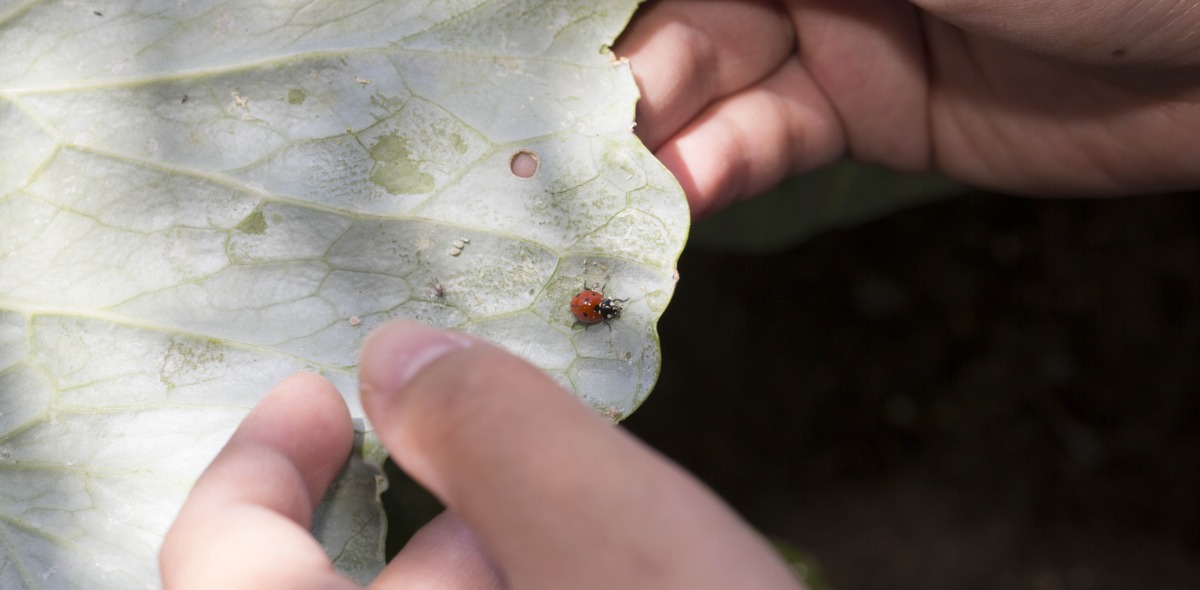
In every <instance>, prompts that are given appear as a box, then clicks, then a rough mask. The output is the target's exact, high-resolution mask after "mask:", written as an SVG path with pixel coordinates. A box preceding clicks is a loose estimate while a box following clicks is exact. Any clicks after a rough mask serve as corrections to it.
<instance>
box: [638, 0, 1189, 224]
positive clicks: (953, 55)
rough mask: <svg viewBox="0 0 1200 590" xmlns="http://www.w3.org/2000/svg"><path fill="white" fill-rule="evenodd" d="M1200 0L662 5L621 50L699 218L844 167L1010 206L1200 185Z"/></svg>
mask: <svg viewBox="0 0 1200 590" xmlns="http://www.w3.org/2000/svg"><path fill="white" fill-rule="evenodd" d="M1197 27H1200V3H1198V2H1196V1H1195V0H1191V1H1186V2H1149V3H1147V2H1138V1H1136V0H1119V1H1111V2H1094V1H1091V0H1055V1H1052V2H1046V1H1045V0H992V1H988V0H916V1H913V2H900V1H896V0H780V1H766V0H753V1H751V0H746V1H723V0H717V1H696V0H655V1H653V2H650V3H649V4H647V5H646V6H645V7H643V8H642V9H641V10H640V11H639V12H638V14H637V16H636V17H635V19H634V21H633V23H631V25H630V27H629V28H628V29H627V30H626V32H625V33H624V34H623V35H622V37H621V38H620V39H619V40H618V42H617V44H616V46H615V47H614V51H615V52H616V54H617V55H620V56H623V57H627V58H629V60H630V62H631V65H632V67H633V73H634V76H635V78H636V79H637V82H638V85H639V86H640V88H641V90H642V100H641V101H640V102H639V104H638V127H637V132H638V135H639V136H640V137H641V138H642V141H643V142H644V143H645V144H646V145H647V147H649V148H650V149H651V150H652V151H654V152H655V154H656V155H657V156H658V158H659V159H660V160H661V161H662V162H663V164H665V165H666V166H667V168H669V169H670V170H671V172H672V173H674V174H675V176H676V178H677V179H679V182H680V184H681V185H682V186H683V188H684V191H685V192H686V193H687V195H688V200H689V203H690V204H691V208H692V214H693V216H695V217H703V216H705V215H707V214H709V213H712V212H714V211H717V210H719V209H721V208H723V207H724V206H726V205H728V204H730V203H732V202H734V201H737V200H740V199H743V198H746V197H749V196H753V195H755V194H757V193H759V192H761V191H763V190H766V189H767V188H770V187H771V186H772V185H773V184H775V183H776V182H778V181H779V180H781V179H782V178H783V177H784V176H785V175H787V174H791V173H797V172H802V171H807V170H811V169H814V168H817V167H820V166H823V165H826V164H830V163H832V162H834V161H835V160H837V159H838V158H840V157H841V156H842V155H844V154H847V153H848V155H850V156H852V157H854V158H855V159H858V160H860V161H863V162H868V163H875V164H881V165H884V166H888V167H891V168H893V169H897V170H901V171H912V172H918V171H930V170H936V171H939V172H942V173H944V174H946V175H948V176H950V177H952V178H955V179H957V180H961V181H964V182H967V183H971V184H975V185H979V186H983V187H990V188H995V189H1000V190H1004V191H1008V192H1015V193H1041V194H1046V193H1064V194H1068V193H1073V194H1091V195H1097V194H1120V193H1130V192H1135V191H1169V190H1181V189H1194V188H1196V187H1198V186H1200V167H1197V166H1196V162H1200V142H1197V141H1196V137H1198V136H1200V74H1198V73H1197V67H1198V66H1200V36H1198V35H1195V34H1194V32H1195V31H1196V30H1197Z"/></svg>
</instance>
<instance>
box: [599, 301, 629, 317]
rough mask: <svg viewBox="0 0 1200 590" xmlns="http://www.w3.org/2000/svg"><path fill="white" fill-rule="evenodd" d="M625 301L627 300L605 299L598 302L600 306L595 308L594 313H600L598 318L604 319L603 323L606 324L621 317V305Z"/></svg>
mask: <svg viewBox="0 0 1200 590" xmlns="http://www.w3.org/2000/svg"><path fill="white" fill-rule="evenodd" d="M626 301H628V299H605V300H603V301H601V302H600V305H597V306H596V311H598V312H600V317H601V318H604V321H606V322H607V321H608V320H611V319H613V318H619V317H621V304H622V303H625V302H626Z"/></svg>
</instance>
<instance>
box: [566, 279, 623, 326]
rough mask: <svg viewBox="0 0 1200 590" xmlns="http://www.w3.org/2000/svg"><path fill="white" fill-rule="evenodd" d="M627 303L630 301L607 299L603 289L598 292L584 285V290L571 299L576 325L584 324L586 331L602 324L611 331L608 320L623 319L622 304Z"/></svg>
mask: <svg viewBox="0 0 1200 590" xmlns="http://www.w3.org/2000/svg"><path fill="white" fill-rule="evenodd" d="M605 286H607V285H605ZM626 301H628V299H612V298H607V297H605V296H604V293H603V287H601V289H600V290H599V291H598V290H596V288H595V286H593V287H592V288H590V289H589V288H588V286H587V283H584V284H583V290H582V291H580V292H579V293H577V294H576V295H575V296H574V297H572V298H571V314H572V315H574V316H575V323H577V324H583V325H584V329H585V330H586V329H588V328H590V327H591V326H592V324H598V323H600V322H604V325H606V326H608V329H610V330H611V329H612V326H611V325H609V324H608V320H612V319H616V318H619V317H621V304H622V303H625V302H626Z"/></svg>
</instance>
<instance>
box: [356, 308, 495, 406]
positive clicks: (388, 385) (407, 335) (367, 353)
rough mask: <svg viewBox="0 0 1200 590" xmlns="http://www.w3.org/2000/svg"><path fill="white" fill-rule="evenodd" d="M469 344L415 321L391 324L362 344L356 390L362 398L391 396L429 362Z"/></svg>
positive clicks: (464, 340)
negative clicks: (364, 396)
mask: <svg viewBox="0 0 1200 590" xmlns="http://www.w3.org/2000/svg"><path fill="white" fill-rule="evenodd" d="M471 345H472V340H471V339H470V338H467V337H466V336H463V335H461V334H455V333H453V332H447V331H444V330H438V329H436V328H431V327H429V326H426V325H425V324H420V323H417V322H409V321H397V322H392V323H390V324H387V325H385V326H383V327H381V328H379V329H378V330H376V331H375V332H374V333H373V334H371V335H370V336H369V337H368V338H367V340H366V342H364V343H363V350H362V357H361V358H360V359H359V363H358V382H359V389H361V390H362V393H363V394H365V395H391V394H395V393H396V392H398V391H400V390H401V389H404V386H405V385H407V384H408V382H409V381H411V380H412V378H413V377H414V376H415V375H416V374H417V373H419V372H421V369H424V368H425V367H427V366H429V364H430V363H432V362H434V361H436V360H437V359H439V358H441V357H442V356H443V355H445V354H446V353H448V352H451V351H454V350H461V349H464V348H470V346H471Z"/></svg>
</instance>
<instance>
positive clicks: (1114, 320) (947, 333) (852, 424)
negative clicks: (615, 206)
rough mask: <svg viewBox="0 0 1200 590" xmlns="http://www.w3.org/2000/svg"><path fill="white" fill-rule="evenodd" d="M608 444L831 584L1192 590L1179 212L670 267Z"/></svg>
mask: <svg viewBox="0 0 1200 590" xmlns="http://www.w3.org/2000/svg"><path fill="white" fill-rule="evenodd" d="M679 269H680V275H681V281H680V283H679V288H678V291H677V293H676V297H675V299H674V300H673V301H672V303H671V306H670V308H669V309H668V311H667V313H666V315H665V316H664V317H663V320H662V323H661V324H660V330H661V335H662V349H663V356H664V365H663V372H662V377H661V379H660V382H659V385H658V386H657V387H656V389H655V392H654V394H653V395H651V396H650V398H649V400H648V401H647V402H646V403H645V404H644V405H643V406H642V408H641V409H639V410H638V411H637V412H636V413H635V414H634V415H633V416H632V417H631V418H630V419H629V420H627V421H626V422H625V424H626V426H627V427H628V428H629V429H630V430H631V431H633V432H634V433H635V434H637V435H638V436H640V437H641V438H642V439H644V440H645V441H647V442H648V443H649V444H650V445H652V446H654V447H656V448H658V449H660V450H661V451H662V452H663V453H665V454H666V455H668V456H670V457H672V458H673V459H674V460H676V461H678V462H680V463H681V464H683V465H684V466H685V467H687V468H688V469H689V470H691V471H692V472H693V473H695V474H696V475H697V476H699V477H700V478H701V479H703V480H704V481H705V482H706V483H707V484H708V485H710V486H711V487H712V488H713V489H715V490H716V491H717V492H718V493H719V494H721V495H722V496H723V497H724V498H726V499H727V500H728V501H729V502H730V503H731V504H733V505H734V506H735V507H736V508H737V509H738V510H739V511H740V512H741V513H742V514H743V515H745V517H746V518H747V519H749V520H750V521H751V522H752V523H753V524H754V525H755V526H757V527H758V528H759V529H761V530H762V531H764V532H765V533H766V534H768V535H771V536H772V537H776V538H778V539H781V540H785V541H787V542H789V543H792V544H794V545H796V546H797V547H799V548H800V549H801V550H803V551H805V552H806V553H808V554H809V555H810V556H811V557H812V559H813V563H815V565H816V567H818V568H819V569H820V570H821V571H822V573H823V578H824V579H825V580H826V581H827V582H828V584H829V586H830V587H833V588H838V589H841V590H852V589H875V588H880V589H884V588H887V589H905V588H922V589H939V588H954V589H961V588H967V589H973V588H1034V589H1064V590H1066V589H1069V590H1082V589H1099V588H1139V589H1140V588H1181V589H1182V588H1200V197H1196V196H1190V197H1144V198H1136V199H1123V200H1075V201H1065V200H1030V199H1019V198H1012V197H1002V196H990V195H975V196H969V197H961V198H955V199H950V200H947V201H943V202H940V203H937V204H933V205H928V206H924V207H921V208H917V209H912V210H908V211H905V212H901V213H898V214H894V215H892V216H889V217H887V218H885V219H881V220H878V221H874V222H871V223H867V224H863V225H860V226H858V227H855V228H853V229H851V230H844V231H835V232H831V233H827V234H824V235H822V236H820V237H817V238H815V239H812V240H809V241H806V242H804V243H802V244H800V245H798V246H796V247H795V248H794V249H793V250H791V251H787V252H782V253H777V254H771V255H732V254H722V253H713V252H702V251H697V249H695V248H689V249H688V250H687V251H686V252H685V254H684V257H683V259H682V260H681V261H680V265H679Z"/></svg>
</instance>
